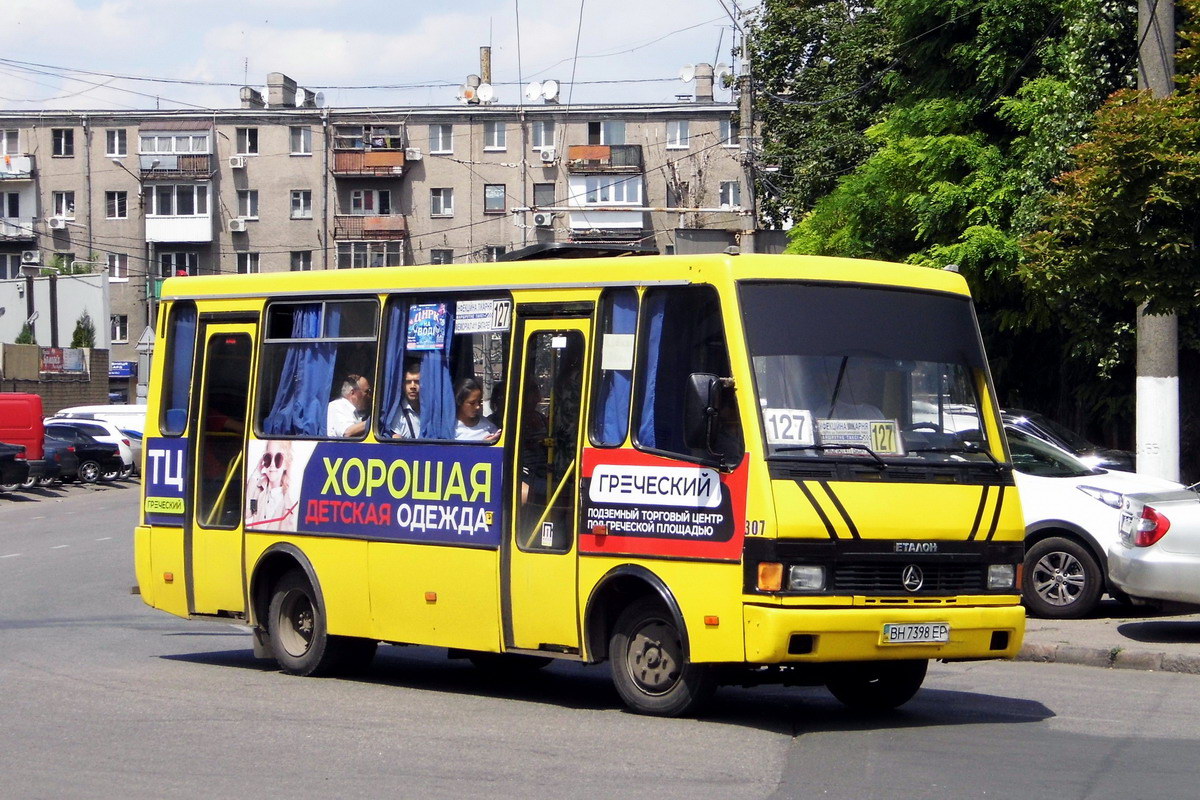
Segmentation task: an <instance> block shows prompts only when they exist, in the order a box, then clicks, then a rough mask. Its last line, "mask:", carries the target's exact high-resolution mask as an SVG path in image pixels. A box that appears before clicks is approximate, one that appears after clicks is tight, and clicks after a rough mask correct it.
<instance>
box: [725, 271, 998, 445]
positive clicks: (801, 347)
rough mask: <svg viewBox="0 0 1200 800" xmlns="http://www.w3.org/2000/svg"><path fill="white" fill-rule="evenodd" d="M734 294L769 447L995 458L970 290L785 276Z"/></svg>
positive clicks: (748, 284)
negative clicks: (984, 421)
mask: <svg viewBox="0 0 1200 800" xmlns="http://www.w3.org/2000/svg"><path fill="white" fill-rule="evenodd" d="M740 298H741V304H742V316H743V320H744V324H745V329H746V339H747V344H748V346H749V349H750V356H751V360H752V363H753V367H754V376H755V383H756V387H757V392H758V396H757V399H758V403H759V407H760V411H761V414H762V422H763V430H764V434H765V437H766V442H767V446H768V452H769V454H770V455H773V456H775V455H786V456H787V457H789V458H791V457H794V458H812V459H828V458H839V459H840V458H846V457H855V458H864V457H866V458H871V459H874V460H876V461H885V462H896V461H897V460H899V461H900V462H901V463H914V464H916V463H924V464H929V463H943V464H954V463H959V464H962V463H965V462H991V461H992V458H991V456H990V455H988V454H987V453H986V452H985V449H986V447H987V444H988V442H987V439H986V434H985V432H984V430H983V426H982V425H980V423H979V415H978V411H977V409H978V408H979V405H980V404H979V397H978V394H977V392H978V387H980V386H982V385H986V375H987V364H986V361H985V359H984V355H983V346H982V343H981V341H980V338H979V333H978V328H977V326H976V322H975V316H974V312H973V311H972V308H971V304H970V301H969V300H968V299H967V298H965V297H957V296H953V295H947V294H935V293H931V292H918V291H911V290H901V289H894V288H883V287H880V288H876V287H871V286H863V285H847V284H810V283H805V284H802V283H798V282H782V281H773V282H766V281H763V282H758V281H756V282H745V283H743V284H742V285H741V286H740Z"/></svg>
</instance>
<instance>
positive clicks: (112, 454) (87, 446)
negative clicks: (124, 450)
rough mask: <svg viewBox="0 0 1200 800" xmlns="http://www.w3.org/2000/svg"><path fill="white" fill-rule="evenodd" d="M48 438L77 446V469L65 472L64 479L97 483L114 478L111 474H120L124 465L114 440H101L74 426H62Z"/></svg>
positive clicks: (47, 436)
mask: <svg viewBox="0 0 1200 800" xmlns="http://www.w3.org/2000/svg"><path fill="white" fill-rule="evenodd" d="M46 438H47V439H48V440H49V439H57V440H59V442H61V443H62V444H65V445H70V446H71V447H74V448H75V457H76V460H77V463H76V466H75V471H74V472H73V473H70V474H67V473H64V475H63V480H64V481H65V480H78V481H79V482H81V483H95V482H96V481H98V480H112V479H113V478H112V477H109V476H114V475H117V474H119V473H120V471H121V469H122V467H123V466H124V461H123V460H122V458H121V451H120V449H119V448H118V446H117V445H115V444H113V443H112V442H101V441H99V440H97V439H94V438H92V437H91V436H89V435H88V434H86V433H83V432H81V431H77V430H74V429H73V428H61V429H59V430H57V431H53V432H51V433H48V434H47V435H46Z"/></svg>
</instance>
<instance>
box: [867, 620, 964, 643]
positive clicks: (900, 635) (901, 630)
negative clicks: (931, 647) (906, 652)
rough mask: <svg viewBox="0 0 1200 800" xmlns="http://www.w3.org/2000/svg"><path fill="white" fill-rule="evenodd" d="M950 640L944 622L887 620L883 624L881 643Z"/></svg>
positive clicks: (948, 626)
mask: <svg viewBox="0 0 1200 800" xmlns="http://www.w3.org/2000/svg"><path fill="white" fill-rule="evenodd" d="M948 641H950V624H949V623H946V622H888V623H885V624H884V626H883V644H942V643H943V642H948Z"/></svg>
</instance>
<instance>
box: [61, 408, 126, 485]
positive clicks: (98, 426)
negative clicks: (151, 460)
mask: <svg viewBox="0 0 1200 800" xmlns="http://www.w3.org/2000/svg"><path fill="white" fill-rule="evenodd" d="M64 429H70V430H75V431H79V432H81V433H86V434H87V435H88V436H91V437H92V438H93V439H97V440H99V441H101V442H110V443H112V444H115V445H116V446H117V449H118V450H119V451H120V453H121V461H122V462H124V465H125V466H124V467H123V468H122V469H121V471H120V472H110V473H105V474H104V475H101V476H100V477H101V478H102V479H103V480H106V481H111V480H116V479H117V478H125V477H128V476H129V475H132V474H133V470H134V467H135V466H136V464H135V462H134V460H133V443H132V442H131V441H130V440H129V437H128V436H126V435H125V434H124V433H122V432H121V430H120V429H119V428H117V426H116V425H113V424H112V423H111V422H105V421H104V420H102V419H74V418H70V417H51V418H50V419H48V420H46V433H48V434H50V435H52V436H59V438H66V439H67V440H68V441H69V440H70V439H71V438H72V437H71V436H70V435H68V436H65V437H63V436H61V435H60V433H61V432H63V431H64ZM56 431H58V432H59V433H56Z"/></svg>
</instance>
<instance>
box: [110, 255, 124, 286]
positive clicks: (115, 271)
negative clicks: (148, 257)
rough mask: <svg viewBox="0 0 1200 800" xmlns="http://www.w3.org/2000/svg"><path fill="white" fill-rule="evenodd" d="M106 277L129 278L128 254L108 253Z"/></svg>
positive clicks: (114, 279)
mask: <svg viewBox="0 0 1200 800" xmlns="http://www.w3.org/2000/svg"><path fill="white" fill-rule="evenodd" d="M107 260H108V279H109V280H110V281H127V280H129V256H128V255H126V254H125V253H109V254H108V257H107Z"/></svg>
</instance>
